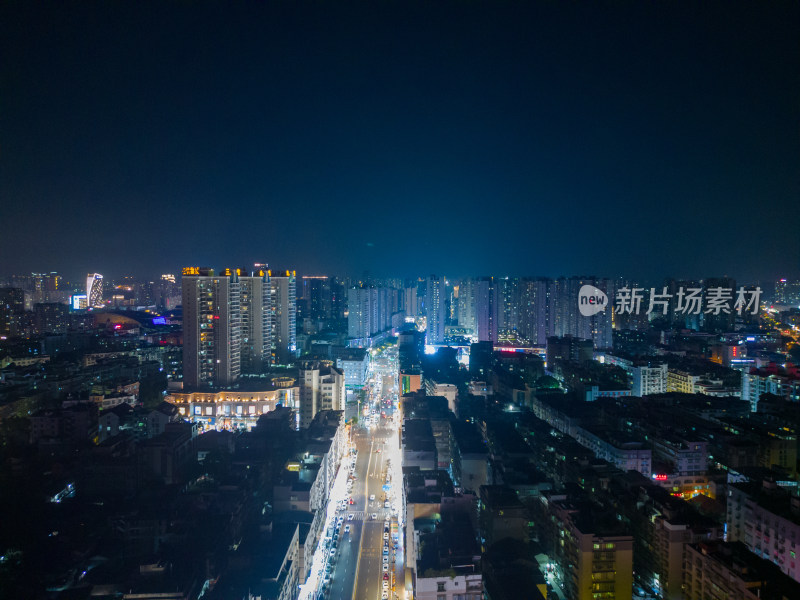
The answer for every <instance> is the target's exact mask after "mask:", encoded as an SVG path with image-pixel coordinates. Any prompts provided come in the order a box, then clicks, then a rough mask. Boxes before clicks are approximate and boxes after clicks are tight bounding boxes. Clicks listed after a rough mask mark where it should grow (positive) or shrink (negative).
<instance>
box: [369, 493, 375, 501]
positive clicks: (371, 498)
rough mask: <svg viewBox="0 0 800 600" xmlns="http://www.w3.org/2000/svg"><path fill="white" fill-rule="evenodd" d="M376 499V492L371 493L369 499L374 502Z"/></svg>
mask: <svg viewBox="0 0 800 600" xmlns="http://www.w3.org/2000/svg"><path fill="white" fill-rule="evenodd" d="M373 500H375V494H370V497H369V501H370V502H372V501H373Z"/></svg>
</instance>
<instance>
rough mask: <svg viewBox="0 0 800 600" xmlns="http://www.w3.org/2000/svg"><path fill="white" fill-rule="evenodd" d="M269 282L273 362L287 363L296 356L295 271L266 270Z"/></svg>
mask: <svg viewBox="0 0 800 600" xmlns="http://www.w3.org/2000/svg"><path fill="white" fill-rule="evenodd" d="M267 275H268V279H269V284H270V294H271V297H270V332H271V333H270V337H271V341H272V356H273V362H275V363H277V364H281V365H287V364H291V363H293V362H294V360H295V359H296V358H297V291H296V287H295V278H296V272H295V271H276V270H274V269H273V270H270V271H267Z"/></svg>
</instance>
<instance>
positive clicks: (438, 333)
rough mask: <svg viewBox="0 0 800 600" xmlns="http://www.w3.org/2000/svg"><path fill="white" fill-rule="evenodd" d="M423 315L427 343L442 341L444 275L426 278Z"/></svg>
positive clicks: (444, 316)
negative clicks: (424, 317)
mask: <svg viewBox="0 0 800 600" xmlns="http://www.w3.org/2000/svg"><path fill="white" fill-rule="evenodd" d="M426 290H427V294H426V297H425V315H426V317H427V321H428V331H427V343H428V344H441V343H442V342H444V325H445V320H446V319H447V310H446V299H447V290H446V284H445V279H444V277H439V276H436V275H431V276H429V277H428V279H427V285H426Z"/></svg>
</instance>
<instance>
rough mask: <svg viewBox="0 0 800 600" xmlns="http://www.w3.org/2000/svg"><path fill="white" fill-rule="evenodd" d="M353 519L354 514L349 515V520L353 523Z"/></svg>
mask: <svg viewBox="0 0 800 600" xmlns="http://www.w3.org/2000/svg"><path fill="white" fill-rule="evenodd" d="M353 517H355V515H354V514H353V513H350V514H349V515H347V520H348V521H352V520H353Z"/></svg>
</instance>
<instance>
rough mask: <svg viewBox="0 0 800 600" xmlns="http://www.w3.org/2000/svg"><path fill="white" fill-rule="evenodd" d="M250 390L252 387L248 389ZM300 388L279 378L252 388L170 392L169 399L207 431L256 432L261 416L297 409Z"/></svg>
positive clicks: (184, 414)
mask: <svg viewBox="0 0 800 600" xmlns="http://www.w3.org/2000/svg"><path fill="white" fill-rule="evenodd" d="M248 387H250V386H248ZM299 392H300V389H299V387H298V385H297V384H296V382H295V381H294V379H292V378H276V379H273V381H272V383H271V384H268V385H264V384H259V385H258V386H252V389H245V390H242V389H238V390H216V391H210V392H170V393H169V394H168V395H167V397H166V400H167V401H168V402H171V403H172V404H174V405H175V406H177V407H178V412H179V414H180V415H181V417H183V418H185V419H190V420H192V421H194V422H196V423H200V424H202V426H203V427H204V428H205V429H214V428H216V429H248V430H249V429H252V428H253V427H255V426H256V423H257V422H258V419H259V417H260V416H261V415H264V414H267V413H268V412H270V411H273V410H275V408H276V407H278V406H279V405H280V406H284V407H287V408H290V409H293V410H296V408H297V406H298V400H299V396H300V393H299Z"/></svg>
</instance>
